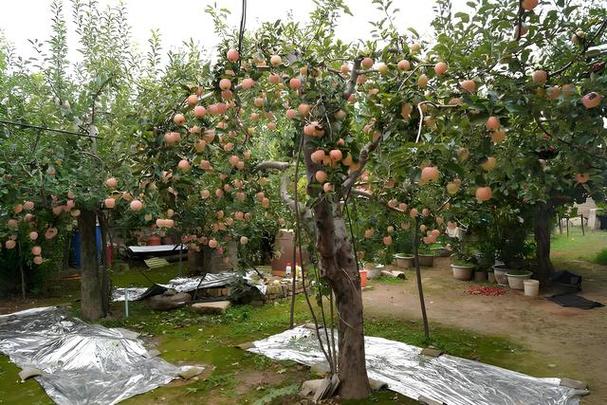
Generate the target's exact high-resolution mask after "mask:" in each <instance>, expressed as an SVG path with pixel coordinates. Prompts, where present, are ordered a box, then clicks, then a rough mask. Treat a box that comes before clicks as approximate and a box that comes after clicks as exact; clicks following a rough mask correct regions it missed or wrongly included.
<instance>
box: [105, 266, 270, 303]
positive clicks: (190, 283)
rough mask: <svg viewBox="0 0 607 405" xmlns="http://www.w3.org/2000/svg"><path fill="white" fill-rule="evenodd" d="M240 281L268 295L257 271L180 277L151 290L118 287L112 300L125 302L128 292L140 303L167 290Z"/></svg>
mask: <svg viewBox="0 0 607 405" xmlns="http://www.w3.org/2000/svg"><path fill="white" fill-rule="evenodd" d="M201 279H202V281H201ZM239 280H244V281H245V282H246V283H247V284H248V285H250V286H251V287H255V288H257V289H258V290H259V292H261V293H262V294H265V293H266V290H267V286H266V284H265V281H264V280H263V279H262V278H261V277H259V275H258V274H257V273H256V272H255V271H249V272H247V273H245V274H244V275H242V274H239V273H235V272H223V273H207V274H206V275H204V276H199V277H178V278H174V279H172V280H169V282H168V283H166V284H154V285H153V286H151V287H150V288H138V287H130V288H128V289H125V288H120V287H118V288H115V289H114V290H113V291H112V300H113V301H114V302H118V301H124V298H125V293H126V291H125V290H128V297H129V301H139V300H142V299H145V298H148V297H151V296H152V295H158V294H162V293H163V292H164V291H166V290H175V291H177V292H191V291H194V290H197V289H204V288H215V287H225V286H229V285H232V284H235V283H237V282H238V281H239Z"/></svg>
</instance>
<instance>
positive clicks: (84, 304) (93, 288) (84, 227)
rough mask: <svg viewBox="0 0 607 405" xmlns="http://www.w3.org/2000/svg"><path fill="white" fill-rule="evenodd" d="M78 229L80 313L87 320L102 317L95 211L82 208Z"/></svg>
mask: <svg viewBox="0 0 607 405" xmlns="http://www.w3.org/2000/svg"><path fill="white" fill-rule="evenodd" d="M78 227H79V230H80V269H81V270H80V315H81V316H82V318H83V319H85V320H87V321H95V320H97V319H99V318H102V317H104V316H105V315H106V314H105V312H104V310H103V288H102V285H103V279H102V276H101V274H100V272H99V266H98V265H97V243H96V239H95V236H96V235H95V233H96V215H95V211H93V210H88V209H82V210H81V211H80V217H79V220H78Z"/></svg>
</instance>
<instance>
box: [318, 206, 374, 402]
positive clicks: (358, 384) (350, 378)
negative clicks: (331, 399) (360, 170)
mask: <svg viewBox="0 0 607 405" xmlns="http://www.w3.org/2000/svg"><path fill="white" fill-rule="evenodd" d="M314 211H315V221H316V227H317V231H318V233H317V235H318V240H317V248H318V252H319V254H320V271H321V275H322V277H324V278H325V279H326V280H327V281H328V283H329V285H330V286H331V289H332V290H333V292H334V294H335V303H336V306H337V312H338V318H339V320H338V323H337V326H338V336H339V338H338V344H337V346H338V352H339V353H338V355H339V356H338V376H339V380H340V382H341V383H340V387H339V393H340V395H341V397H342V398H344V399H362V398H367V397H368V396H369V379H368V377H367V368H366V364H365V344H364V328H363V303H362V294H361V287H360V275H359V273H358V269H357V266H356V261H355V260H356V258H355V257H354V254H353V250H352V245H351V243H350V240H349V238H348V236H347V235H348V234H347V232H346V224H345V221H344V219H343V217H342V216H341V213H340V212H338V208H337V207H335V206H334V205H333V204H331V203H330V202H328V201H327V200H324V201H322V202H319V204H317V205H316V207H315V210H314Z"/></svg>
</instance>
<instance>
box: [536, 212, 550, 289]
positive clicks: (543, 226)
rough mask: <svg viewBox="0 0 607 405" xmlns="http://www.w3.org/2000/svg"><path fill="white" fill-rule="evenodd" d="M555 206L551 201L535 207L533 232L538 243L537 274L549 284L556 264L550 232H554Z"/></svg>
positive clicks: (543, 281)
mask: <svg viewBox="0 0 607 405" xmlns="http://www.w3.org/2000/svg"><path fill="white" fill-rule="evenodd" d="M553 217H554V207H553V206H552V204H550V203H544V204H538V205H537V206H536V208H535V215H534V222H533V233H534V237H535V243H536V250H535V255H536V260H537V270H536V272H535V273H536V276H537V278H538V279H539V280H540V282H541V283H542V284H544V285H545V284H547V283H548V281H549V279H550V275H551V274H552V273H553V272H554V266H553V265H552V261H551V260H550V234H551V233H552V220H553Z"/></svg>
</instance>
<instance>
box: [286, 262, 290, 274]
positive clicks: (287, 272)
mask: <svg viewBox="0 0 607 405" xmlns="http://www.w3.org/2000/svg"><path fill="white" fill-rule="evenodd" d="M285 277H291V263H287V267H285Z"/></svg>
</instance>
